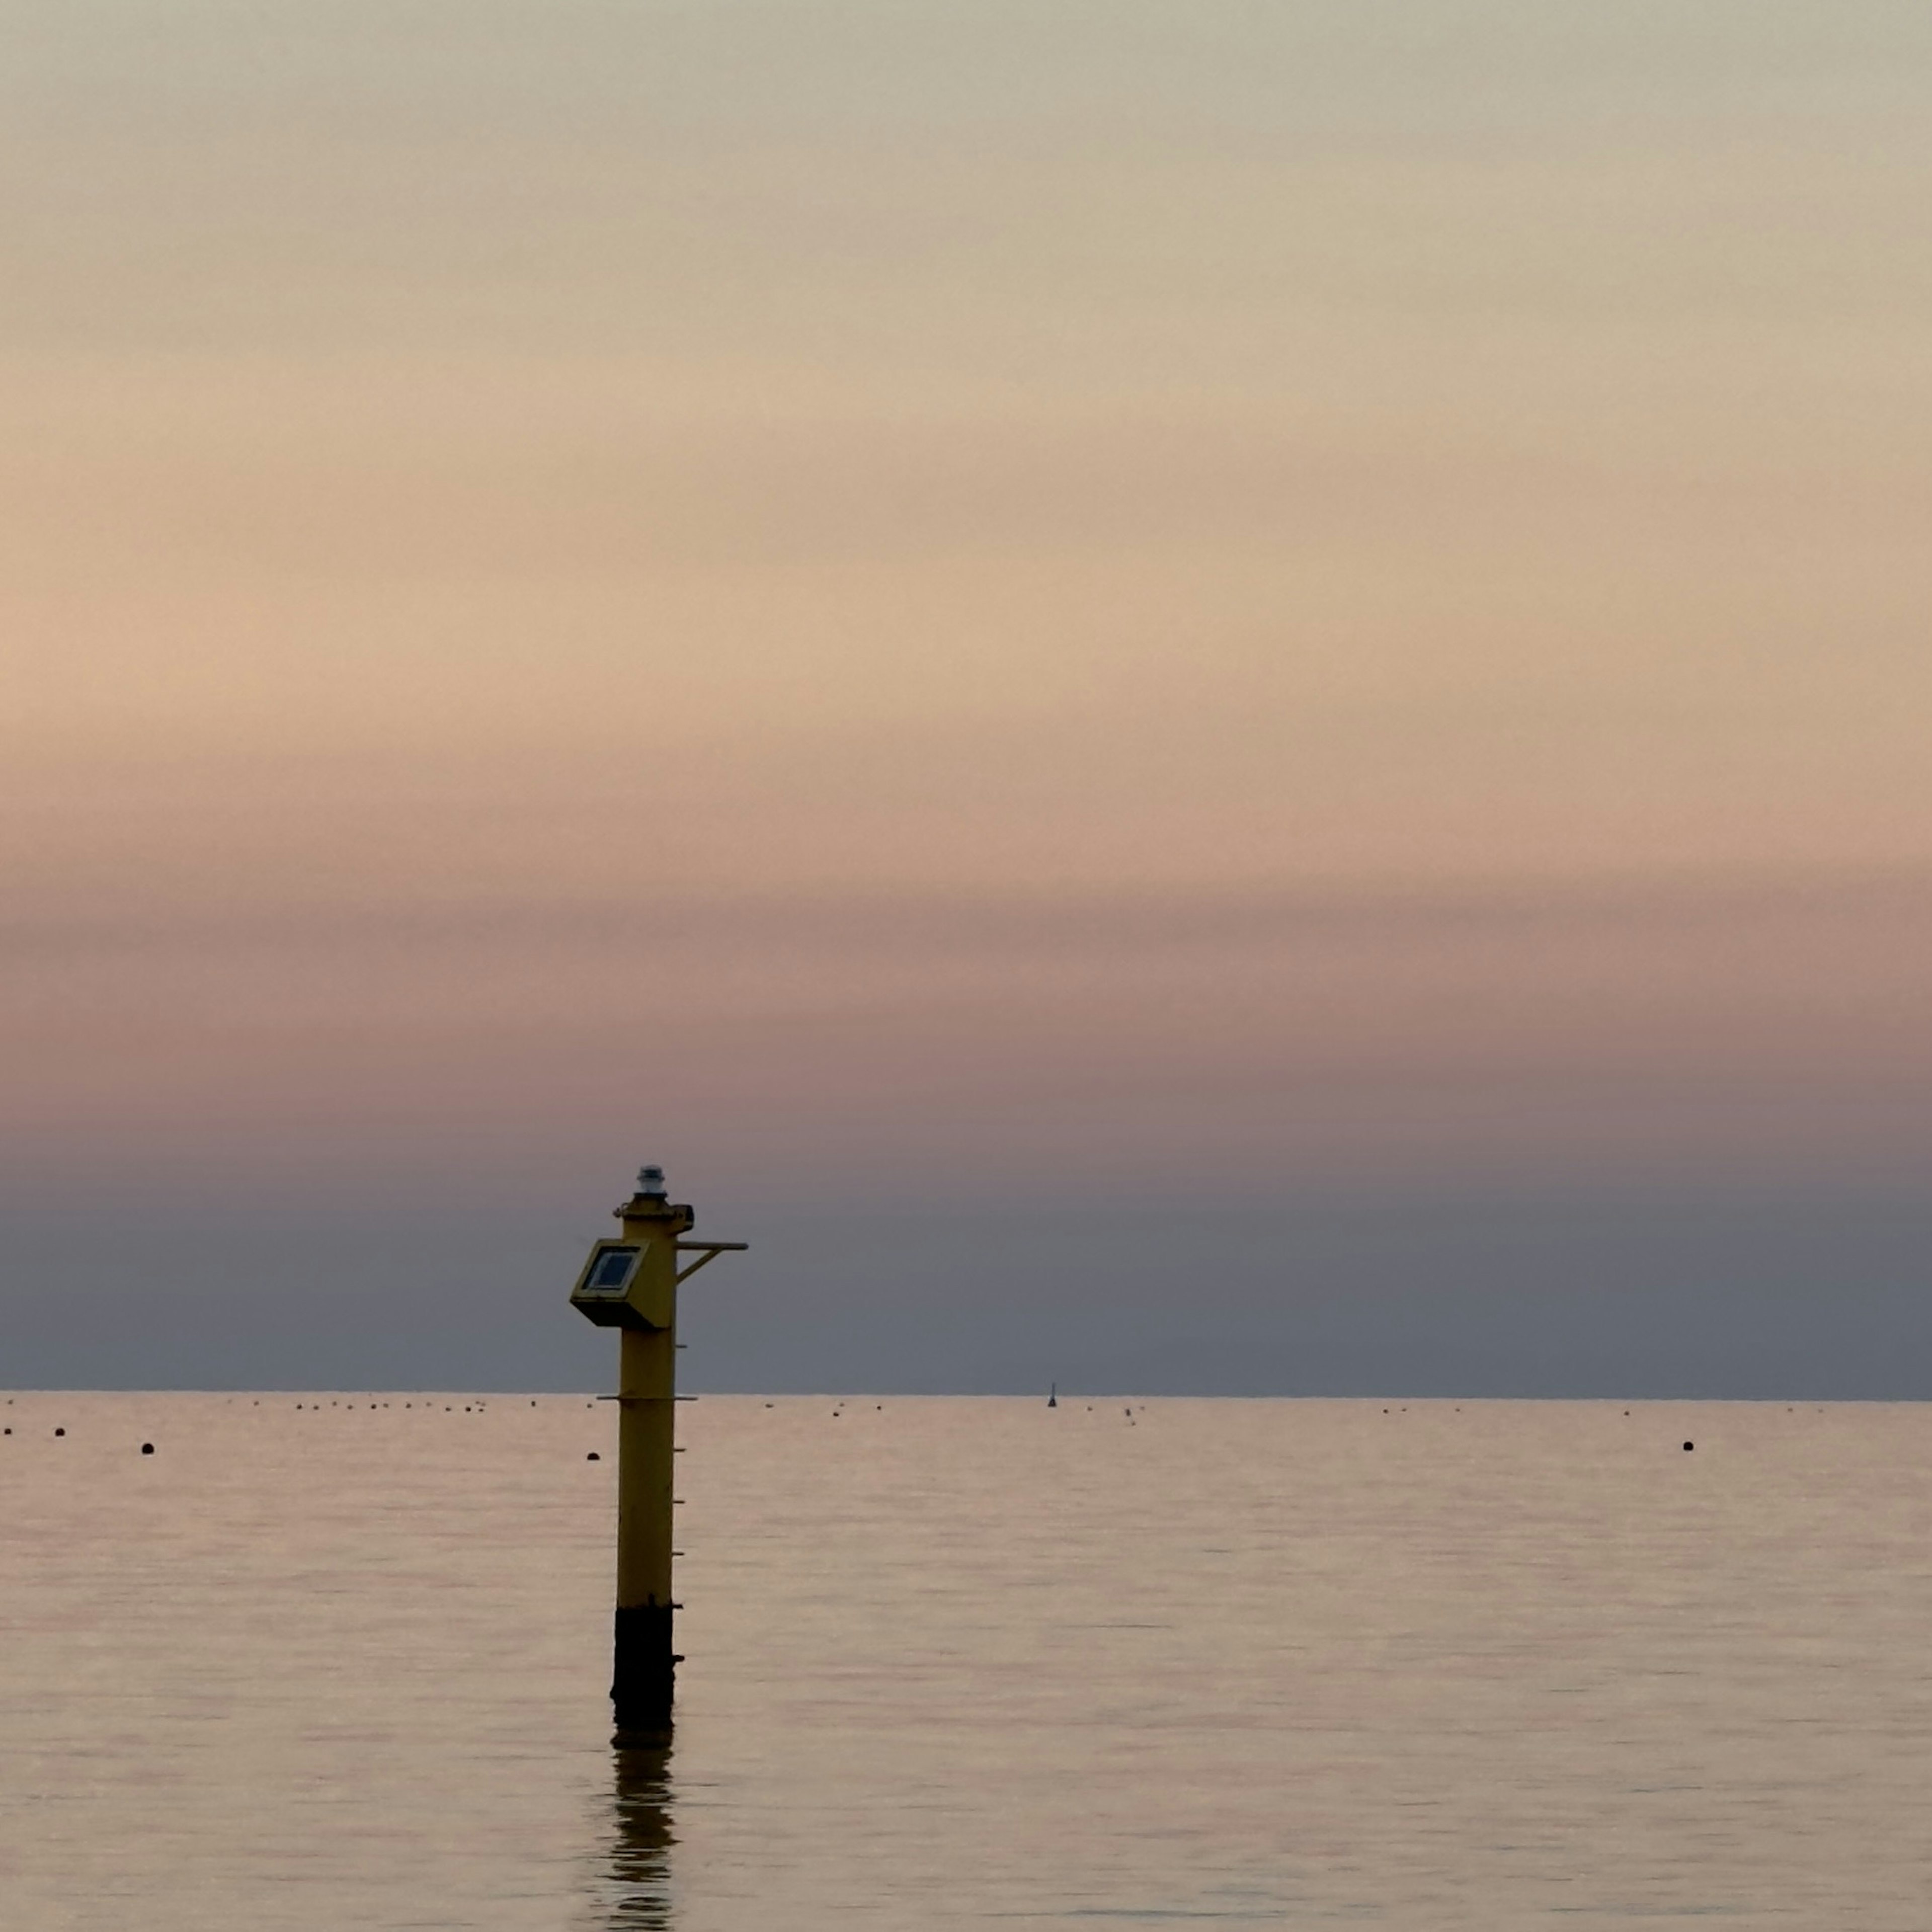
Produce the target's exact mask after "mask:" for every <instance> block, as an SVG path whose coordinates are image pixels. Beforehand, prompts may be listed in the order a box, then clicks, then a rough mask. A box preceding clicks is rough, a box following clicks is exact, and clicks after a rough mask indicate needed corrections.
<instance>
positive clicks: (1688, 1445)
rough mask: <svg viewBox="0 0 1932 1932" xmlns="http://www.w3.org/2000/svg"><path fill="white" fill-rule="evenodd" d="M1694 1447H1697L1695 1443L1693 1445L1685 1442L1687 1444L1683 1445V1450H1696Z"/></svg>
mask: <svg viewBox="0 0 1932 1932" xmlns="http://www.w3.org/2000/svg"><path fill="white" fill-rule="evenodd" d="M1684 1447H1685V1449H1686V1450H1691V1449H1694V1448H1697V1444H1696V1443H1694V1442H1687V1443H1685V1445H1684Z"/></svg>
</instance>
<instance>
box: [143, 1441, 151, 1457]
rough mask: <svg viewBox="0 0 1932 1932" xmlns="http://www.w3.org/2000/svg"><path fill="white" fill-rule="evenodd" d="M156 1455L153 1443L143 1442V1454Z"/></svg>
mask: <svg viewBox="0 0 1932 1932" xmlns="http://www.w3.org/2000/svg"><path fill="white" fill-rule="evenodd" d="M141 1454H142V1455H143V1456H151V1455H152V1454H154V1445H153V1444H152V1443H151V1442H143V1443H142V1445H141Z"/></svg>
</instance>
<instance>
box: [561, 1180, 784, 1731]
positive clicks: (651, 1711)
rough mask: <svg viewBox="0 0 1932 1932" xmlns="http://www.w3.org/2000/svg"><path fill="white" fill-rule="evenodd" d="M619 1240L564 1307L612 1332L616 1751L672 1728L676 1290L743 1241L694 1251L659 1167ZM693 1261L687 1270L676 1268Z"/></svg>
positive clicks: (627, 1215) (593, 1263)
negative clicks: (615, 1342) (615, 1338)
mask: <svg viewBox="0 0 1932 1932" xmlns="http://www.w3.org/2000/svg"><path fill="white" fill-rule="evenodd" d="M616 1213H617V1219H618V1220H619V1223H621V1225H622V1229H623V1232H622V1234H621V1235H619V1236H618V1237H617V1238H616V1239H615V1240H613V1241H599V1242H598V1244H596V1246H595V1247H593V1248H592V1250H590V1259H589V1260H588V1261H586V1262H585V1263H584V1265H583V1271H582V1273H581V1274H579V1275H578V1277H577V1286H576V1287H575V1288H574V1289H571V1295H570V1301H571V1307H574V1308H577V1309H579V1310H582V1312H583V1313H584V1314H585V1315H586V1316H589V1319H591V1320H592V1322H595V1323H596V1324H597V1325H598V1327H599V1328H615V1329H616V1330H617V1331H619V1353H618V1366H617V1397H616V1400H617V1616H616V1667H615V1669H614V1670H613V1673H612V1676H611V1682H610V1702H611V1703H612V1704H613V1706H615V1707H616V1721H617V1737H616V1742H618V1743H619V1744H624V1743H627V1742H638V1741H641V1740H643V1739H646V1738H649V1737H652V1736H661V1735H662V1734H663V1733H664V1732H666V1731H667V1730H670V1718H671V1694H672V1689H673V1675H674V1673H675V1670H676V1666H677V1664H679V1662H680V1661H681V1660H680V1659H679V1658H678V1656H677V1655H676V1653H675V1652H673V1649H672V1648H671V1613H672V1610H673V1608H674V1606H673V1603H672V1601H671V1579H670V1565H671V1510H672V1506H673V1502H674V1501H675V1500H676V1499H674V1498H673V1496H672V1494H671V1487H672V1485H671V1467H672V1464H671V1459H672V1457H673V1455H675V1454H676V1433H677V1432H676V1423H675V1418H676V1413H677V1410H676V1401H677V1291H678V1286H679V1283H682V1282H685V1281H688V1280H690V1279H691V1277H692V1276H693V1275H694V1274H696V1273H697V1271H698V1270H699V1269H700V1268H703V1266H704V1265H705V1264H706V1262H709V1261H711V1260H712V1259H715V1257H716V1256H719V1255H721V1254H723V1253H726V1252H727V1250H742V1249H743V1248H745V1247H746V1246H748V1244H747V1243H745V1242H743V1241H686V1240H685V1239H683V1238H682V1237H684V1236H685V1235H688V1234H689V1233H690V1232H691V1227H692V1226H693V1224H694V1222H695V1220H696V1219H697V1217H696V1216H695V1215H694V1214H692V1212H691V1209H690V1208H688V1207H685V1206H684V1205H682V1204H677V1205H673V1203H672V1202H670V1201H668V1200H667V1199H666V1198H665V1193H664V1169H662V1168H661V1167H646V1168H645V1169H643V1170H642V1171H641V1172H640V1173H639V1174H638V1175H637V1193H635V1194H634V1195H632V1196H631V1198H630V1199H629V1200H628V1201H627V1202H625V1204H624V1205H623V1206H622V1207H621V1208H619V1209H618V1210H617V1211H616ZM687 1255H688V1256H694V1257H695V1259H693V1260H691V1261H690V1262H683V1261H682V1257H683V1256H687Z"/></svg>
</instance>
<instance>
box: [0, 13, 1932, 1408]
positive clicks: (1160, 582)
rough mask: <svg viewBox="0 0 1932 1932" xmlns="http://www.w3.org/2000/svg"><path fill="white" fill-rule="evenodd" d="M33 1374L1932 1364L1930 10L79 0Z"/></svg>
mask: <svg viewBox="0 0 1932 1932" xmlns="http://www.w3.org/2000/svg"><path fill="white" fill-rule="evenodd" d="M7 43H8V47H7V55H6V58H5V61H4V62H0V1064H4V1065H5V1067H6V1069H7V1072H6V1076H5V1080H4V1082H0V1327H4V1328H5V1330H6V1331H8V1332H9V1334H10V1337H11V1339H10V1341H7V1342H4V1343H0V1382H11V1383H13V1384H17V1385H28V1384H53V1385H141V1384H143V1383H148V1382H159V1383H161V1384H163V1385H171V1386H187V1387H196V1386H217V1387H223V1386H256V1385H261V1386H277V1387H303V1386H337V1387H361V1386H404V1385H410V1386H458V1385H462V1386H469V1385H474V1386H476V1387H478V1388H484V1387H488V1388H523V1387H529V1388H553V1387H556V1388H583V1387H591V1386H596V1385H601V1383H602V1382H605V1381H607V1379H608V1377H609V1374H610V1363H609V1362H608V1361H607V1359H606V1357H607V1354H608V1349H607V1337H601V1336H600V1335H599V1334H597V1333H595V1331H590V1330H589V1328H588V1327H587V1325H584V1324H583V1323H581V1322H579V1321H578V1320H577V1318H575V1317H574V1316H572V1315H571V1313H570V1311H569V1310H568V1309H567V1308H566V1307H564V1305H563V1304H562V1296H563V1295H564V1294H565V1292H567V1289H568V1284H569V1281H570V1280H571V1277H573V1276H574V1271H575V1268H576V1266H577V1262H578V1260H579V1259H580V1255H581V1253H582V1252H583V1249H584V1248H585V1247H586V1246H587V1244H588V1243H589V1241H591V1240H592V1239H593V1238H595V1237H596V1236H598V1235H600V1234H601V1233H603V1232H605V1230H606V1229H607V1226H609V1223H608V1220H607V1216H608V1212H609V1210H610V1208H611V1207H612V1206H613V1205H614V1204H615V1202H616V1201H617V1200H618V1199H619V1198H620V1197H621V1196H622V1194H623V1193H625V1192H627V1191H628V1176H629V1175H630V1173H631V1170H632V1169H634V1167H635V1166H636V1165H637V1163H639V1162H640V1161H641V1160H658V1161H661V1162H663V1163H665V1164H666V1165H667V1166H668V1167H669V1169H670V1172H671V1175H672V1178H673V1187H674V1192H676V1193H678V1194H679V1195H680V1196H683V1197H684V1198H687V1199H691V1200H692V1201H694V1202H696V1203H697V1205H698V1208H699V1211H700V1229H701V1230H702V1231H706V1232H713V1233H717V1234H721V1235H745V1236H746V1237H748V1238H752V1239H753V1240H754V1244H755V1245H754V1250H753V1252H752V1253H751V1255H749V1256H746V1257H745V1258H743V1259H742V1260H734V1261H733V1262H731V1263H730V1264H729V1265H728V1268H727V1265H726V1264H723V1263H721V1264H720V1265H718V1267H717V1268H713V1269H712V1270H711V1271H709V1272H708V1273H707V1274H706V1276H705V1277H703V1283H702V1284H701V1286H700V1284H697V1283H694V1284H693V1286H692V1289H691V1291H690V1295H689V1297H688V1301H689V1303H690V1304H691V1305H689V1306H688V1307H687V1310H686V1315H685V1326H686V1330H687V1334H688V1339H689V1340H690V1341H691V1344H692V1347H691V1352H690V1353H689V1355H688V1356H687V1358H686V1361H687V1362H688V1364H689V1374H690V1375H691V1378H692V1379H693V1380H694V1382H695V1383H696V1384H697V1385H699V1386H709V1387H716V1388H771V1389H778V1388H826V1389H846V1388H851V1389H856V1388H881V1389H883V1388H906V1389H917V1390H935V1391H943V1390H955V1389H956V1390H961V1391H971V1390H977V1389H1001V1390H1006V1389H1025V1388H1033V1387H1035V1386H1037V1385H1040V1384H1041V1383H1043V1382H1046V1380H1048V1379H1049V1378H1053V1377H1057V1378H1058V1379H1059V1380H1060V1381H1061V1383H1062V1385H1063V1386H1067V1387H1075V1388H1078V1387H1085V1388H1091V1389H1095V1390H1102V1389H1106V1390H1128V1391H1135V1392H1149V1393H1157V1392H1160V1391H1162V1390H1166V1389H1173V1390H1182V1389H1185V1390H1187V1391H1190V1392H1213V1391H1226V1392H1229V1393H1241V1394H1294V1393H1322V1394H1334V1393H1391V1392H1393V1393H1413V1394H1427V1393H1433V1392H1439V1393H1455V1394H1689V1395H1714V1394H1735V1395H1740V1396H1744V1395H1760V1396H1782V1395H1784V1394H1820V1395H1826V1394H1830V1395H1846V1396H1854V1395H1871V1396H1887V1397H1894V1396H1895V1397H1924V1396H1927V1395H1932V1295H1928V1291H1932V1186H1928V1177H1927V1148H1928V1130H1932V1038H1928V1034H1927V1028H1926V1027H1925V1025H1924V988H1925V986H1926V985H1927V971H1928V968H1932V893H1928V890H1927V888H1928V885H1932V763H1928V760H1927V758H1926V757H1925V755H1924V741H1925V730H1926V723H1927V701H1928V699H1932V650H1928V635H1927V629H1928V627H1927V617H1928V613H1932V545H1928V544H1927V543H1926V541H1925V540H1924V532H1925V530H1926V529H1927V526H1928V512H1932V488H1928V481H1927V466H1926V463H1925V457H1924V452H1925V450H1926V449H1927V446H1928V432H1932V269H1928V264H1932V192H1929V191H1928V190H1932V123H1928V122H1927V118H1926V117H1925V115H1924V111H1923V104H1924V98H1925V96H1926V91H1927V85H1928V83H1932V15H1928V14H1927V11H1926V10H1925V9H1924V7H1922V6H1916V5H1906V4H1903V0H1841V4H1838V5H1832V6H1830V7H1824V6H1820V5H1816V4H1805V5H1797V4H1794V0H1751V4H1745V0H1694V4H1686V0H1670V4H1668V5H1667V4H1664V0H1632V3H1631V4H1629V5H1623V6H1620V7H1615V8H1607V7H1601V6H1596V5H1583V4H1582V0H1535V4H1532V0H1438V4H1425V0H1346V4H1345V0H1297V4H1276V5H1260V4H1257V0H1189V4H1187V5H1185V6H1181V5H1151V4H1146V0H1139V4H1135V0H1104V3H1103V0H1025V4H1022V0H977V4H974V3H973V0H968V4H957V3H955V4H947V5H938V4H936V0H819V4H815V5H804V4H800V0H703V4H696V0H691V4H685V0H545V4H544V5H541V6H539V5H535V4H532V0H523V4H508V3H507V0H463V4H461V5H458V4H455V0H443V4H431V0H380V4H377V0H331V4H329V5H324V4H323V3H322V0H166V4H161V0H58V4H55V0H25V3H24V4H23V5H21V6H20V7H17V9H16V10H14V12H13V15H12V17H10V23H9V26H8V28H7Z"/></svg>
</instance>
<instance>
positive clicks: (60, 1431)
mask: <svg viewBox="0 0 1932 1932" xmlns="http://www.w3.org/2000/svg"><path fill="white" fill-rule="evenodd" d="M54 1433H55V1435H56V1436H65V1434H66V1433H67V1431H66V1430H65V1429H56V1430H55V1431H54Z"/></svg>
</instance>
